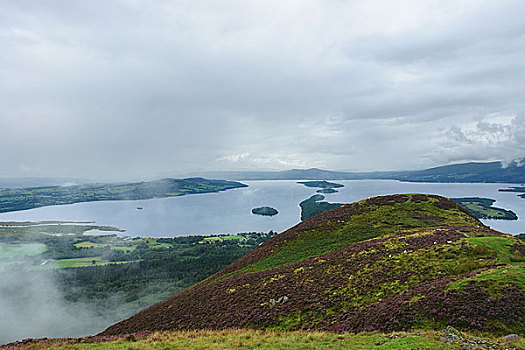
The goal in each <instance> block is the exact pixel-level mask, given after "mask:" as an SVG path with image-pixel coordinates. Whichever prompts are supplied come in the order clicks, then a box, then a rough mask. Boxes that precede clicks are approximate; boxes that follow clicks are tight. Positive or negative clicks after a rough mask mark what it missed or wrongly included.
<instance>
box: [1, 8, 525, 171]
mask: <svg viewBox="0 0 525 350" xmlns="http://www.w3.org/2000/svg"><path fill="white" fill-rule="evenodd" d="M394 5H395V4H393V3H392V2H388V1H370V2H366V3H363V2H358V1H350V2H338V1H315V0H312V1H306V2H304V1H297V2H295V1H290V2H286V3H282V2H276V1H275V2H274V1H264V2H262V1H261V2H259V1H254V2H249V3H246V2H244V1H234V2H229V3H221V2H213V3H210V2H209V1H176V2H154V3H151V2H143V1H134V2H121V1H89V2H81V3H74V4H73V3H71V2H69V1H59V0H55V1H52V2H39V1H17V2H9V3H3V4H2V5H0V50H1V52H2V53H3V54H2V55H0V74H1V78H2V79H1V80H0V102H1V104H0V130H1V133H2V137H0V147H1V148H2V151H1V153H0V160H1V161H2V162H3V163H4V164H5V165H6V166H5V169H8V170H3V175H4V176H38V175H41V176H50V175H51V176H57V175H64V176H73V177H79V176H80V177H86V176H87V177H93V178H98V177H107V178H130V177H133V178H140V177H157V176H176V175H178V174H183V173H187V172H196V171H199V170H210V169H228V168H254V167H255V168H275V169H283V168H286V167H287V165H292V164H296V165H298V166H302V165H304V166H313V165H314V164H315V166H323V167H326V168H331V169H349V168H352V169H356V170H360V169H363V170H370V169H375V170H382V169H386V168H389V169H396V168H397V169H406V168H415V167H425V166H434V165H439V164H440V163H448V162H451V161H456V160H458V159H459V158H461V159H465V160H469V159H477V160H492V159H503V158H505V157H507V156H508V154H509V152H508V149H510V148H512V147H514V146H513V145H514V144H513V143H512V142H511V141H505V142H499V143H495V144H494V145H492V146H493V150H492V151H491V152H490V153H487V155H486V157H485V158H483V154H482V153H479V152H478V151H476V149H475V147H472V149H470V148H469V149H470V151H469V152H470V153H469V152H463V151H461V152H460V151H459V149H461V147H462V145H463V143H462V141H461V140H460V139H456V138H454V137H451V135H452V134H453V131H450V130H449V131H446V130H447V129H449V128H450V126H451V125H458V128H459V130H464V125H467V124H469V123H471V122H476V121H480V120H484V119H485V118H487V117H488V116H491V115H493V114H498V113H500V114H507V115H511V116H512V115H514V116H515V115H517V114H518V113H520V112H521V111H523V110H525V102H524V101H523V98H522V96H523V93H524V92H525V91H524V90H525V83H523V79H522V78H523V74H524V72H525V67H524V63H523V62H525V59H524V57H525V50H524V49H523V47H524V46H523V41H524V40H525V26H524V25H523V21H522V19H521V13H523V10H525V8H524V5H523V2H521V1H502V2H498V3H497V4H495V3H493V2H490V1H487V2H476V3H460V4H458V3H457V2H456V1H442V2H439V3H436V2H420V1H407V2H403V3H399V4H397V5H395V6H394ZM396 6H398V7H396ZM333 117H337V120H338V121H337V123H332V125H328V124H326V123H327V122H326V121H327V120H329V119H330V118H333ZM470 142H472V143H473V144H476V142H481V141H480V139H477V138H473V139H471V140H470ZM509 142H510V143H509ZM436 147H442V149H441V151H440V152H439V156H434V155H433V153H432V150H433V149H436ZM518 150H519V151H520V152H521V151H522V149H521V148H518ZM458 152H459V153H460V154H459V153H458ZM246 153H247V154H249V156H246V157H244V158H242V159H239V158H236V157H235V155H239V154H246ZM517 153H519V152H517V151H516V152H512V154H516V155H517V156H520V155H519V154H517ZM521 156H523V155H521ZM234 159H237V160H235V161H232V160H234Z"/></svg>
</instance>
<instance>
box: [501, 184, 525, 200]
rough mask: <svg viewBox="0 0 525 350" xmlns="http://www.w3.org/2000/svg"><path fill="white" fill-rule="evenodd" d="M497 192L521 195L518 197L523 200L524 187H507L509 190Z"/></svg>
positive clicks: (502, 189) (524, 194)
mask: <svg viewBox="0 0 525 350" xmlns="http://www.w3.org/2000/svg"><path fill="white" fill-rule="evenodd" d="M498 191H500V192H516V193H521V194H518V197H521V198H523V199H525V186H514V187H509V188H500V189H499V190H498Z"/></svg>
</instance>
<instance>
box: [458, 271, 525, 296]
mask: <svg viewBox="0 0 525 350" xmlns="http://www.w3.org/2000/svg"><path fill="white" fill-rule="evenodd" d="M523 265H525V264H522V266H506V267H498V268H494V269H490V270H488V271H485V272H482V273H480V274H478V275H475V276H473V277H469V278H464V279H462V280H459V281H456V282H452V283H450V284H449V288H450V289H461V288H463V287H465V286H466V285H467V284H468V283H469V282H470V281H477V282H481V283H482V284H483V285H484V286H486V287H487V288H488V289H489V290H490V291H491V292H493V293H494V294H497V292H498V291H499V290H500V289H501V287H503V286H507V285H509V284H514V285H516V286H520V287H521V288H522V289H523V287H524V286H525V268H524V266H523Z"/></svg>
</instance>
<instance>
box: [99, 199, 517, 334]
mask: <svg viewBox="0 0 525 350" xmlns="http://www.w3.org/2000/svg"><path fill="white" fill-rule="evenodd" d="M524 253H525V245H524V244H523V242H521V241H519V240H518V239H516V238H514V237H512V236H510V235H507V234H504V233H500V232H497V231H494V230H491V229H489V228H487V227H486V226H484V225H483V224H482V223H481V222H480V221H479V220H478V219H476V218H475V217H474V216H473V215H472V214H470V213H469V212H468V211H466V210H465V209H463V208H461V207H460V206H459V205H457V204H456V203H454V202H452V201H450V200H448V199H446V198H443V197H439V196H434V195H418V194H414V195H393V196H383V197H375V198H370V199H367V200H363V201H360V202H356V203H352V204H347V205H344V206H341V207H339V208H337V209H333V210H331V211H328V212H325V213H323V214H321V215H318V216H315V217H313V218H311V219H309V220H307V221H304V222H302V223H300V224H298V225H296V226H295V227H292V228H291V229H289V230H287V231H285V232H283V233H281V234H279V235H277V236H276V237H274V238H272V239H270V240H268V241H266V242H265V243H263V244H262V245H261V246H260V247H259V248H257V249H254V250H253V251H251V252H250V253H249V254H247V255H246V256H244V257H243V258H241V259H240V260H238V261H236V262H235V263H233V264H231V265H229V266H228V267H226V268H225V269H223V270H221V271H220V272H218V273H217V274H215V275H213V276H211V277H209V278H208V279H206V280H204V281H203V282H201V283H198V284H196V285H194V286H193V287H191V288H189V289H186V290H184V291H182V292H179V293H177V294H175V295H173V296H172V297H170V298H168V299H166V300H165V301H162V302H160V303H158V304H155V305H153V306H152V307H150V308H148V309H145V310H144V311H142V312H140V313H138V314H136V315H135V316H133V317H131V318H129V319H127V320H124V321H122V322H120V323H117V324H115V325H113V326H111V327H109V328H108V329H107V330H105V331H104V332H102V333H101V334H100V335H101V336H111V335H119V334H128V333H135V332H142V331H157V330H193V329H218V330H220V329H226V328H254V329H266V330H268V329H274V330H305V329H309V330H321V331H334V332H361V331H374V330H379V331H382V332H389V331H401V330H409V329H415V328H424V329H442V328H444V327H446V326H448V325H449V326H453V327H456V328H458V329H460V330H469V331H488V332H492V333H493V334H497V335H503V334H508V333H518V334H523V333H524V332H525V326H524V322H523V321H524V317H525V314H524V313H525V294H524V292H525V270H524V265H525V264H524V261H525V258H524Z"/></svg>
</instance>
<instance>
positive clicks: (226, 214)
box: [0, 180, 525, 237]
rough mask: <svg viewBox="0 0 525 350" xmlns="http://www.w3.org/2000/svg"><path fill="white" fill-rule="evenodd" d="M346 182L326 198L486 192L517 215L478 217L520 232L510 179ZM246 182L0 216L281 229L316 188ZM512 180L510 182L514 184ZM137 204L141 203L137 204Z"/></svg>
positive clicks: (175, 231)
mask: <svg viewBox="0 0 525 350" xmlns="http://www.w3.org/2000/svg"><path fill="white" fill-rule="evenodd" d="M334 182H337V183H341V184H343V185H345V187H343V188H340V189H338V190H339V192H337V193H333V194H324V196H325V197H326V200H327V201H329V202H338V203H350V202H354V201H358V200H361V199H364V198H368V197H373V196H377V195H384V194H394V193H429V194H438V195H442V196H445V197H486V198H493V199H496V203H495V205H496V206H498V207H501V208H505V209H511V210H513V211H514V212H515V213H516V214H517V215H518V217H519V220H515V221H508V220H483V222H484V223H485V224H486V225H489V226H491V227H493V228H495V229H497V230H500V231H503V232H508V233H512V234H518V233H522V232H525V199H522V198H520V197H518V196H517V194H516V193H512V192H498V189H500V188H505V187H508V186H511V185H512V184H485V183H483V184H479V183H475V184H474V183H466V184H458V183H454V184H448V183H447V184H445V183H412V182H399V181H395V180H344V181H334ZM243 183H245V184H247V185H248V186H249V187H246V188H239V189H234V190H228V191H225V192H219V193H206V194H194V195H187V196H181V197H171V198H160V199H149V200H139V201H106V202H89V203H77V204H70V205H59V206H50V207H43V208H36V209H30V210H24V211H18V212H9V213H1V214H0V221H43V220H61V221H94V222H95V223H96V224H97V225H110V226H115V227H119V228H122V229H125V230H126V232H125V233H124V234H125V235H130V236H143V237H174V236H184V235H198V234H202V235H207V234H220V233H237V232H253V231H258V232H261V231H264V232H267V231H269V230H274V231H277V232H281V231H283V230H285V229H287V228H289V227H291V226H293V225H295V224H297V223H298V222H299V221H300V208H299V203H300V202H301V201H303V200H304V199H307V198H309V197H310V196H311V195H313V194H315V193H316V190H317V189H316V188H308V187H306V186H304V185H300V184H297V182H296V181H292V180H283V181H243ZM514 185H515V184H514ZM259 206H270V207H274V208H276V209H277V210H278V211H279V214H277V215H275V216H273V217H266V216H260V215H254V214H252V213H251V210H252V209H253V208H255V207H259ZM137 208H142V209H137Z"/></svg>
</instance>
